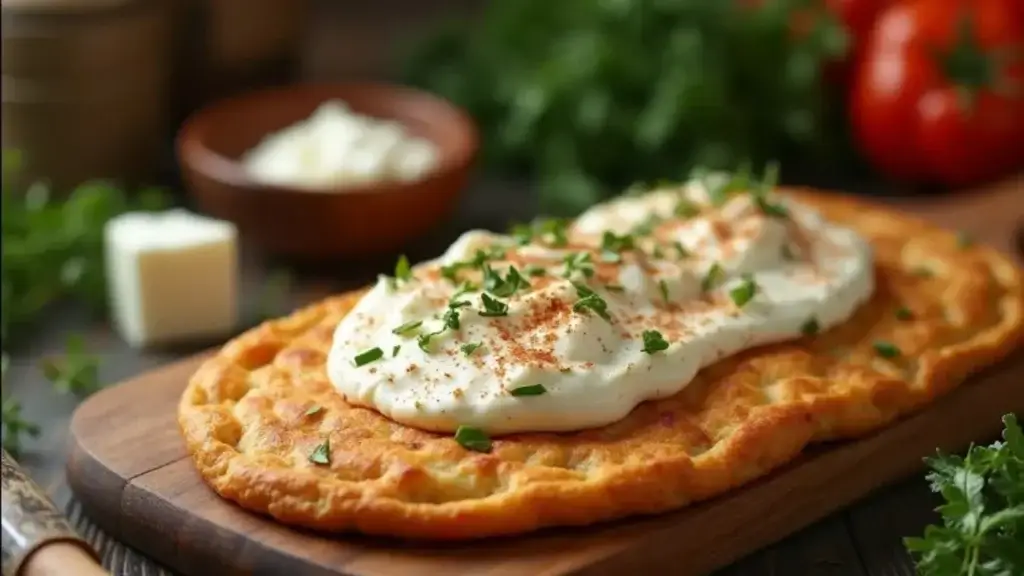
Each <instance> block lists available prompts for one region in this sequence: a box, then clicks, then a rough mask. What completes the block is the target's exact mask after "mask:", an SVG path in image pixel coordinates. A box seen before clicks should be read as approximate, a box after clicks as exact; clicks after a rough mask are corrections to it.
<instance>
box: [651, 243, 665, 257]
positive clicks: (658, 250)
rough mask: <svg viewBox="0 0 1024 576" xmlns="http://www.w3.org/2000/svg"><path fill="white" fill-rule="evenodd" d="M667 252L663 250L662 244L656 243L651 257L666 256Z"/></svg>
mask: <svg viewBox="0 0 1024 576" xmlns="http://www.w3.org/2000/svg"><path fill="white" fill-rule="evenodd" d="M664 257H665V253H664V252H662V251H661V246H658V245H655V246H654V249H653V250H651V258H659V259H660V258H664Z"/></svg>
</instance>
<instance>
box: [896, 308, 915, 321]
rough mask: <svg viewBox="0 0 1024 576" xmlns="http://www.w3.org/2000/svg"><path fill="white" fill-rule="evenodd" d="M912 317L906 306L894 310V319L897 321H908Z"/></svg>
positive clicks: (912, 314)
mask: <svg viewBox="0 0 1024 576" xmlns="http://www.w3.org/2000/svg"><path fill="white" fill-rule="evenodd" d="M913 317H914V313H913V312H911V311H910V308H907V307H906V306H900V307H899V308H897V309H896V318H897V319H898V320H910V319H912V318H913Z"/></svg>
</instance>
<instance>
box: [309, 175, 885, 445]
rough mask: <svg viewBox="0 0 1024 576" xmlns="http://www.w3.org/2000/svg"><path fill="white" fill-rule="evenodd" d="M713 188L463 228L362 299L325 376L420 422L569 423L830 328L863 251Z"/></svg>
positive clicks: (610, 413)
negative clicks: (518, 233) (549, 218)
mask: <svg viewBox="0 0 1024 576" xmlns="http://www.w3.org/2000/svg"><path fill="white" fill-rule="evenodd" d="M712 186H714V187H715V188H716V189H717V190H718V195H717V196H718V197H720V198H721V199H720V200H719V201H715V199H714V197H713V196H715V195H712V194H711V193H710V192H711V187H712ZM722 186H723V184H722V183H717V184H715V183H713V182H712V181H708V180H704V181H703V183H700V182H692V183H689V184H688V185H686V186H682V187H679V188H677V189H662V190H656V191H653V192H649V193H646V194H642V195H637V196H626V197H622V198H620V199H617V200H614V201H611V202H608V203H606V204H602V205H599V206H596V207H594V208H593V209H591V210H590V211H588V212H587V213H585V214H583V215H582V216H581V217H580V218H578V219H577V220H576V222H575V224H573V225H571V226H569V227H566V228H560V227H559V226H558V225H557V223H553V224H552V223H549V224H548V225H547V226H546V228H537V229H535V230H534V232H533V236H532V238H530V239H529V240H528V241H527V240H525V239H519V240H518V241H517V238H516V237H513V236H504V235H497V234H492V233H489V232H483V231H471V232H467V233H466V234H464V235H463V236H462V237H461V238H460V239H459V240H458V241H457V242H455V243H454V244H453V245H452V246H451V247H450V248H449V249H448V251H447V252H446V253H445V254H444V255H443V256H442V257H440V258H439V259H436V260H433V261H429V262H424V263H422V264H420V265H417V266H415V267H413V268H412V269H411V270H410V271H409V272H408V273H406V271H405V270H404V269H401V270H398V271H397V278H382V279H381V280H380V281H379V282H378V283H377V284H376V286H374V287H373V288H372V289H371V290H370V291H369V293H367V294H366V295H365V296H364V297H363V298H362V299H361V301H360V302H359V303H358V304H357V305H356V306H355V308H354V309H353V310H352V312H351V313H350V314H349V315H347V316H346V318H345V319H344V320H342V321H341V322H340V323H339V325H338V327H337V330H336V332H335V335H334V343H333V347H332V350H331V352H330V356H329V359H328V366H327V369H328V374H329V377H330V379H331V381H332V382H333V383H334V385H335V386H336V387H337V389H338V390H339V391H340V392H341V393H342V394H344V395H345V397H346V398H347V400H348V401H349V402H350V403H353V404H357V405H363V406H366V407H370V408H373V409H376V410H378V411H379V412H381V413H382V414H384V415H385V416H387V417H389V418H391V419H393V420H395V421H397V422H400V423H403V424H406V425H409V426H414V427H418V428H422V429H427V430H433V431H455V430H457V429H458V428H459V427H460V426H462V427H471V428H473V429H476V430H479V431H481V432H482V433H485V434H505V433H514V432H528V431H569V430H579V429H583V428H588V427H595V426H601V425H606V424H610V423H612V422H615V421H616V420H619V419H621V418H623V417H624V416H626V415H627V414H628V413H629V412H630V411H631V410H632V409H633V408H634V407H636V406H637V405H638V404H640V403H641V402H643V401H646V400H653V399H658V398H664V397H667V396H670V395H673V394H675V393H677V392H679V391H680V390H681V389H682V388H684V387H685V386H686V385H687V384H688V383H689V382H690V381H691V380H692V379H693V377H694V375H695V374H696V373H697V372H698V371H699V370H700V369H701V368H703V367H706V366H708V365H709V364H712V363H714V362H715V361H717V360H719V359H721V358H724V357H726V356H730V355H733V354H736V353H738V352H740V351H743V350H745V349H748V348H751V347H754V346H758V345H763V344H768V343H772V342H779V341H785V340H790V339H795V338H798V337H800V336H801V335H802V334H805V333H811V332H814V331H817V330H818V329H820V330H826V329H828V328H829V327H832V326H834V325H836V324H838V323H840V322H843V321H845V320H846V319H847V318H849V317H850V316H851V315H852V314H853V312H854V311H855V310H856V309H857V307H858V306H859V305H860V304H861V303H862V302H864V301H865V300H866V299H867V298H868V297H869V296H870V295H871V293H872V291H873V289H874V276H873V267H872V254H871V249H870V246H869V245H868V244H867V242H866V241H865V240H864V239H862V238H861V237H860V236H858V235H857V234H855V233H854V232H853V231H852V230H849V229H846V228H843V227H840V226H836V225H834V224H831V223H829V222H827V221H825V220H824V219H823V218H822V217H821V216H820V215H819V214H817V213H816V212H815V211H813V210H812V209H810V208H809V207H806V206H803V205H800V204H798V203H796V202H794V201H792V200H788V199H787V200H783V199H780V198H776V197H774V196H773V195H771V194H769V193H764V192H762V193H748V192H746V191H740V192H736V193H732V194H728V195H724V196H723V194H722V193H721V188H722Z"/></svg>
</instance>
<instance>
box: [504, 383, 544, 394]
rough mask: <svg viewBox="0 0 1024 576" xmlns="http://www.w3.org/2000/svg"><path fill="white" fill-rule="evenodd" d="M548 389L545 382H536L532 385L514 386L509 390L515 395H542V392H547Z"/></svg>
mask: <svg viewBox="0 0 1024 576" xmlns="http://www.w3.org/2000/svg"><path fill="white" fill-rule="evenodd" d="M547 391H548V389H547V388H545V387H544V385H543V384H534V385H532V386H520V387H519V388H513V389H511V390H509V391H508V393H509V394H511V395H513V396H540V395H541V394H545V393H547Z"/></svg>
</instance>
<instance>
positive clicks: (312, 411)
mask: <svg viewBox="0 0 1024 576" xmlns="http://www.w3.org/2000/svg"><path fill="white" fill-rule="evenodd" d="M321 410H323V406H320V405H319V404H313V405H312V406H310V407H309V408H306V411H305V412H303V413H302V415H303V416H305V417H307V418H308V417H309V416H315V415H316V414H317V413H318V412H320V411H321Z"/></svg>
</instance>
